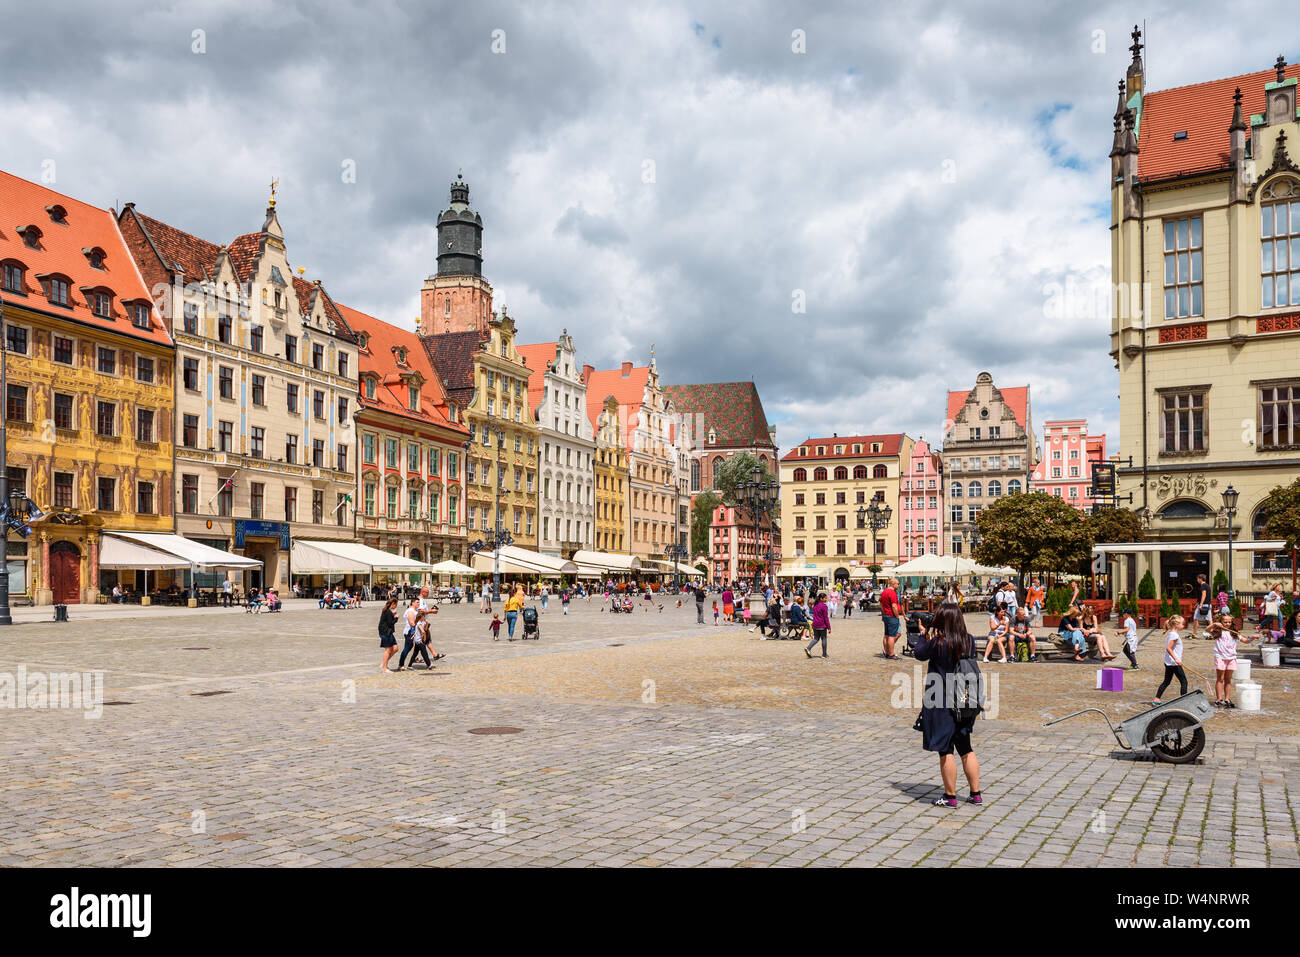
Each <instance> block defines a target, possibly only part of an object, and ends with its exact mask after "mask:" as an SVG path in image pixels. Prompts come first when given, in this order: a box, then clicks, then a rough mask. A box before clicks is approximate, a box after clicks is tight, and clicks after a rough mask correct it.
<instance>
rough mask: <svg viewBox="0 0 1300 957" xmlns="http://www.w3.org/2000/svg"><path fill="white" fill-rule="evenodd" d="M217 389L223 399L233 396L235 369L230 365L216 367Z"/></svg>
mask: <svg viewBox="0 0 1300 957" xmlns="http://www.w3.org/2000/svg"><path fill="white" fill-rule="evenodd" d="M217 391H218V393H219V394H220V395H221V398H223V399H233V398H234V397H235V370H234V369H232V368H231V367H230V366H218V367H217Z"/></svg>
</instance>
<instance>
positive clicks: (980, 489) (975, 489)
mask: <svg viewBox="0 0 1300 957" xmlns="http://www.w3.org/2000/svg"><path fill="white" fill-rule="evenodd" d="M967 494H969V495H970V497H971V498H979V497H980V496H981V495H983V494H984V486H982V485H980V483H979V482H971V483H970V485H969V486H968V487H967Z"/></svg>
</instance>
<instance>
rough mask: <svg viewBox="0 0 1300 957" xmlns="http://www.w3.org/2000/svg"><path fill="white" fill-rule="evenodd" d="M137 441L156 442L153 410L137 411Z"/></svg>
mask: <svg viewBox="0 0 1300 957" xmlns="http://www.w3.org/2000/svg"><path fill="white" fill-rule="evenodd" d="M135 440H136V441H137V442H152V441H153V440H154V437H153V409H136V410H135Z"/></svg>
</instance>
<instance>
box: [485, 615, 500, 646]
mask: <svg viewBox="0 0 1300 957" xmlns="http://www.w3.org/2000/svg"><path fill="white" fill-rule="evenodd" d="M501 625H502V621H501V619H500V618H498V617H497V616H496V615H493V616H492V623H491V624H490V625H488V630H489V631H491V632H492V640H493V641H500V640H501Z"/></svg>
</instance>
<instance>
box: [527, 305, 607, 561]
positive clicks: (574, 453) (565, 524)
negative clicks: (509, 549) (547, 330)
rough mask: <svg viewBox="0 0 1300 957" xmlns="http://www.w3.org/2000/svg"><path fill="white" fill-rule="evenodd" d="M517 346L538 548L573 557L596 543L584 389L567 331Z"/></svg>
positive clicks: (592, 450) (591, 437)
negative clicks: (534, 469) (524, 376)
mask: <svg viewBox="0 0 1300 957" xmlns="http://www.w3.org/2000/svg"><path fill="white" fill-rule="evenodd" d="M518 350H519V355H520V356H521V357H522V358H523V360H524V362H525V363H526V364H527V365H528V368H529V369H530V370H532V374H531V375H530V376H529V378H528V404H529V407H530V408H531V410H532V416H533V420H534V421H535V422H536V423H537V427H538V432H539V435H538V443H539V449H538V474H539V475H540V476H541V488H540V490H539V495H538V499H537V507H538V512H539V514H540V517H541V518H540V520H541V528H540V531H539V535H538V550H539V551H541V552H543V553H545V554H548V555H559V556H562V557H564V558H571V557H572V556H573V553H574V552H576V551H578V550H579V549H584V548H585V549H590V548H593V547H595V545H594V542H595V539H594V536H595V522H596V499H595V481H596V475H595V454H596V442H595V436H594V427H593V425H592V422H591V420H590V419H589V418H588V417H587V387H586V385H585V384H584V383H583V381H582V368H581V367H580V366H579V365H578V360H577V354H576V353H575V351H574V347H573V337H572V336H570V335H569V330H567V329H565V330H564V331H563V332H562V333H561V334H560V337H559V338H558V339H557V340H556V341H555V342H541V343H537V344H536V345H527V346H519V347H518Z"/></svg>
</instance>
